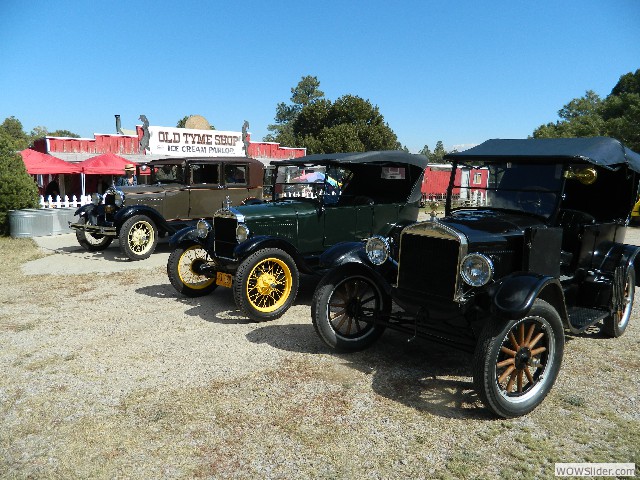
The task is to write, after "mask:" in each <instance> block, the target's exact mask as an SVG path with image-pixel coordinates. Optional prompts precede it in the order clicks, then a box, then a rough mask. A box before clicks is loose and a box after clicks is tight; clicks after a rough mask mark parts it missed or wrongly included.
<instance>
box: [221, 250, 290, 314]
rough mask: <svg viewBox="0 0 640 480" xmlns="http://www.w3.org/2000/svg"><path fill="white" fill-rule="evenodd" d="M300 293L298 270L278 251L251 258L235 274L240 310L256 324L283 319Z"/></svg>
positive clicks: (287, 256)
mask: <svg viewBox="0 0 640 480" xmlns="http://www.w3.org/2000/svg"><path fill="white" fill-rule="evenodd" d="M297 293H298V268H297V267H296V264H295V262H294V261H293V258H291V256H290V255H289V254H288V253H286V252H285V251H283V250H281V249H279V248H265V249H262V250H258V251H257V252H254V253H253V254H251V255H249V256H248V257H247V258H246V259H245V260H244V261H243V262H241V263H240V265H239V266H238V270H237V271H236V275H235V280H234V285H233V296H234V300H235V301H236V305H237V306H238V308H239V309H240V310H241V311H242V312H243V313H244V314H245V315H247V316H248V317H249V318H251V319H252V320H256V321H263V320H272V319H275V318H278V317H280V316H281V315H282V314H284V312H286V311H287V310H288V309H289V307H290V306H291V305H292V304H293V301H294V300H295V297H296V294H297Z"/></svg>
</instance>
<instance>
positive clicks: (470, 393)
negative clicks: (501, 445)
mask: <svg viewBox="0 0 640 480" xmlns="http://www.w3.org/2000/svg"><path fill="white" fill-rule="evenodd" d="M246 337H247V339H248V340H249V341H251V342H254V343H266V344H269V345H271V346H272V347H274V348H278V349H281V350H286V351H289V352H295V353H304V354H327V353H332V350H330V349H329V348H328V347H326V346H325V345H324V344H323V343H322V342H321V340H320V339H319V338H318V336H317V335H316V332H315V330H314V328H313V325H312V324H311V321H309V323H308V324H297V325H275V324H271V325H265V326H263V327H260V328H256V329H255V330H253V331H251V332H250V333H248V334H247V335H246ZM333 356H334V357H335V359H336V362H338V363H339V364H341V365H344V366H347V367H349V368H353V369H354V370H357V371H359V372H362V373H365V374H366V375H370V376H371V387H372V389H373V390H374V391H375V392H376V393H377V394H379V395H381V396H383V397H385V398H388V399H390V400H393V401H394V402H399V403H402V404H403V405H406V406H408V407H411V408H414V409H416V410H418V411H420V412H424V413H428V414H432V415H438V416H442V417H447V418H473V419H485V420H489V419H495V417H493V416H492V415H491V414H490V413H489V412H488V410H486V409H485V408H484V407H483V406H482V404H481V403H480V401H479V399H478V397H477V395H476V393H475V391H474V390H473V383H472V380H471V378H470V377H471V361H472V356H471V355H470V354H467V353H463V352H460V351H458V350H454V349H451V348H448V347H446V346H442V345H439V344H435V343H432V342H429V341H426V340H422V339H416V340H414V341H412V342H408V341H407V337H406V336H405V335H402V334H400V333H398V332H393V331H387V332H385V334H384V335H383V336H382V338H381V339H380V340H379V341H378V342H377V343H376V344H375V345H374V346H372V347H371V348H369V349H368V350H365V351H362V352H356V353H352V354H337V353H334V354H333Z"/></svg>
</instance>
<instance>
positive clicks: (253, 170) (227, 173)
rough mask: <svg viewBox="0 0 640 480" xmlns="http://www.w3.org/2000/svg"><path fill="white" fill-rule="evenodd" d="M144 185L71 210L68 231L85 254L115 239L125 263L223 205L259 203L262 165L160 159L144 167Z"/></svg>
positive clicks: (96, 198) (118, 189) (240, 161)
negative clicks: (146, 178) (146, 174)
mask: <svg viewBox="0 0 640 480" xmlns="http://www.w3.org/2000/svg"><path fill="white" fill-rule="evenodd" d="M145 168H148V169H149V170H150V175H151V180H150V184H148V185H138V186H132V187H121V186H119V187H116V186H111V187H109V188H108V189H107V191H106V192H105V193H104V195H100V194H94V195H93V197H92V200H93V201H92V203H91V204H89V205H84V206H83V207H80V208H79V209H78V210H77V211H76V213H75V214H76V215H77V216H78V217H79V218H78V221H77V222H75V223H70V224H69V227H70V228H72V229H74V230H75V231H76V237H77V239H78V243H79V244H80V245H82V246H83V247H84V248H85V249H87V250H90V251H99V250H103V249H105V248H107V247H108V246H109V245H110V244H111V242H112V241H113V240H114V239H115V238H118V239H119V240H120V250H121V251H122V253H123V254H124V255H125V256H126V257H128V258H129V259H131V260H142V259H145V258H147V257H149V255H151V254H152V253H153V251H154V250H155V248H156V245H157V243H158V238H159V236H163V235H166V234H174V233H175V232H177V231H178V230H180V229H181V228H184V227H185V226H188V225H191V224H193V223H195V221H196V220H198V219H200V218H203V217H211V212H212V211H213V210H215V209H216V208H219V207H221V206H222V205H223V203H224V201H225V200H226V199H227V198H230V199H231V200H232V201H234V202H237V203H238V204H240V203H241V202H247V201H253V200H255V199H257V200H260V199H262V180H263V164H262V163H261V162H259V161H258V160H254V159H251V158H244V157H228V158H227V157H224V158H222V157H213V158H178V157H173V158H166V159H161V160H153V161H151V162H149V163H148V164H146V165H145Z"/></svg>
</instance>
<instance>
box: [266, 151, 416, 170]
mask: <svg viewBox="0 0 640 480" xmlns="http://www.w3.org/2000/svg"><path fill="white" fill-rule="evenodd" d="M331 163H334V164H335V163H405V164H408V165H414V166H417V167H420V168H426V167H427V163H428V160H427V157H425V156H424V155H416V154H413V153H407V152H405V151H402V150H381V151H375V152H352V153H318V154H315V155H306V156H304V157H299V158H293V159H291V160H274V161H272V162H271V165H305V164H315V165H322V164H331Z"/></svg>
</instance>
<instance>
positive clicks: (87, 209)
mask: <svg viewBox="0 0 640 480" xmlns="http://www.w3.org/2000/svg"><path fill="white" fill-rule="evenodd" d="M95 209H96V205H94V204H93V203H89V204H87V205H83V206H81V207H80V208H78V209H77V210H76V212H75V213H74V214H73V215H74V216H76V215H78V216H79V217H82V216H84V215H89V214H90V213H91V212H92V211H93V210H95Z"/></svg>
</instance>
